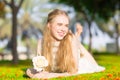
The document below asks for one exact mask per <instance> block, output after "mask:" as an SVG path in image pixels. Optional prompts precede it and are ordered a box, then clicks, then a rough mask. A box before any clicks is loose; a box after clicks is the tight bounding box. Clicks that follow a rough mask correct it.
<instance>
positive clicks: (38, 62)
mask: <svg viewBox="0 0 120 80" xmlns="http://www.w3.org/2000/svg"><path fill="white" fill-rule="evenodd" d="M32 62H33V66H34V69H36V70H37V71H42V70H43V68H44V67H46V66H48V61H47V60H46V58H45V57H44V56H36V57H34V58H33V59H32Z"/></svg>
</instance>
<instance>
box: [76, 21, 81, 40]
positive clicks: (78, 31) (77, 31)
mask: <svg viewBox="0 0 120 80" xmlns="http://www.w3.org/2000/svg"><path fill="white" fill-rule="evenodd" d="M82 30H83V29H82V25H81V24H80V23H76V33H75V36H76V37H77V38H78V37H79V36H80V34H81V33H82Z"/></svg>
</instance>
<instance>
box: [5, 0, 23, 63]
mask: <svg viewBox="0 0 120 80" xmlns="http://www.w3.org/2000/svg"><path fill="white" fill-rule="evenodd" d="M3 2H4V3H5V4H6V5H8V6H9V7H10V8H11V10H12V37H11V40H12V56H13V59H12V62H13V63H14V64H17V63H18V60H19V59H18V54H17V14H18V12H19V9H20V7H21V5H22V3H23V0H20V1H19V4H18V5H17V4H16V1H15V0H11V1H10V2H8V1H6V0H3Z"/></svg>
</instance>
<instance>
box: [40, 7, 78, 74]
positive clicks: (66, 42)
mask: <svg viewBox="0 0 120 80" xmlns="http://www.w3.org/2000/svg"><path fill="white" fill-rule="evenodd" d="M58 15H65V16H66V17H68V15H67V13H66V12H65V11H62V10H59V9H55V10H54V11H52V12H51V13H49V14H48V19H47V24H46V27H45V29H44V32H43V42H42V55H43V56H45V57H46V58H47V60H48V62H49V66H48V67H47V68H46V70H47V71H49V72H51V71H52V46H51V45H52V40H51V34H50V30H49V28H48V27H47V26H48V23H49V22H51V21H52V20H53V19H54V18H55V17H56V16H58ZM68 19H69V17H68ZM70 37H72V34H71V33H70V32H68V33H67V35H66V36H65V37H64V38H63V39H62V40H61V41H60V45H59V47H58V51H57V53H56V67H57V70H56V71H54V72H69V73H74V72H76V71H77V67H76V65H75V62H74V59H73V55H72V49H71V41H70Z"/></svg>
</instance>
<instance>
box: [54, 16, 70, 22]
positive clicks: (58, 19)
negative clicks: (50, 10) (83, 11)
mask: <svg viewBox="0 0 120 80" xmlns="http://www.w3.org/2000/svg"><path fill="white" fill-rule="evenodd" d="M53 22H57V23H65V24H69V19H68V17H67V16H65V15H58V16H56V17H55V18H54V19H53Z"/></svg>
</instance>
